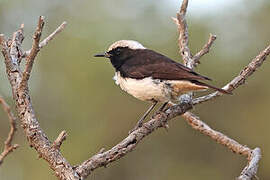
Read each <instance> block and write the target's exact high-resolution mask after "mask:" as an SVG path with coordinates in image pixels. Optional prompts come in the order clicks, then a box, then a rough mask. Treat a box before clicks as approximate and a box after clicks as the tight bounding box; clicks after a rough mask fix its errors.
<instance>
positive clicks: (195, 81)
mask: <svg viewBox="0 0 270 180" xmlns="http://www.w3.org/2000/svg"><path fill="white" fill-rule="evenodd" d="M191 82H192V83H194V84H197V85H200V86H206V87H209V88H211V89H214V90H217V91H219V92H221V93H223V94H231V95H232V94H233V93H232V92H230V91H227V90H224V89H221V88H217V87H215V86H212V85H209V84H206V83H203V82H200V81H197V80H193V81H191Z"/></svg>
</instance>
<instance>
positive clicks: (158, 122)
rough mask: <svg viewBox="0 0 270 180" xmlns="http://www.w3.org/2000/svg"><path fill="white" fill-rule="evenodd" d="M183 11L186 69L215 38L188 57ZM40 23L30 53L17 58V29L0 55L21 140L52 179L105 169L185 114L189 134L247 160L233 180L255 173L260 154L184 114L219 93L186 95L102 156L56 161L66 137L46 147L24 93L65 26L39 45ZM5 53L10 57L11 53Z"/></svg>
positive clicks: (252, 67) (181, 32)
mask: <svg viewBox="0 0 270 180" xmlns="http://www.w3.org/2000/svg"><path fill="white" fill-rule="evenodd" d="M187 6H188V0H183V3H182V6H181V9H180V12H179V13H177V19H175V18H174V21H175V22H176V23H177V25H178V31H179V48H180V52H181V55H182V56H183V59H184V62H185V64H186V65H187V66H188V67H190V68H193V67H194V66H195V65H196V64H197V63H198V62H199V59H200V58H201V57H202V56H203V55H205V54H206V53H208V52H209V49H210V48H211V45H212V44H213V42H214V40H215V36H210V38H209V40H208V42H207V43H206V44H205V46H204V47H203V48H202V50H201V51H199V52H198V53H197V54H196V55H195V56H194V57H192V55H191V52H190V49H189V47H188V31H187V30H188V28H187V23H186V20H185V15H186V9H187ZM43 24H44V18H43V17H40V18H39V23H38V26H37V28H36V32H35V35H34V41H33V45H32V48H31V50H30V51H26V52H25V53H23V54H22V53H21V50H20V49H21V42H22V40H23V38H21V37H23V35H22V34H23V30H22V29H23V27H21V28H20V29H19V30H18V31H17V32H15V33H14V35H13V39H12V43H13V45H12V46H11V47H9V46H7V42H6V41H5V38H4V36H3V35H0V43H1V46H2V54H3V55H4V58H5V64H6V69H7V75H8V78H9V81H10V84H11V87H12V91H13V97H14V99H15V101H16V109H17V112H18V114H19V118H20V120H21V123H22V126H23V128H24V132H25V135H26V137H27V139H28V141H29V144H30V145H31V146H32V147H34V148H35V149H36V151H37V152H38V154H39V155H40V157H42V158H43V159H45V160H46V161H47V162H48V164H49V165H50V167H51V168H52V169H53V170H54V172H55V174H56V175H57V177H58V178H59V179H68V180H75V179H76V180H78V179H84V178H86V177H87V176H88V175H90V174H91V172H92V171H94V170H95V169H97V168H99V167H102V166H106V165H107V164H109V163H111V162H113V161H115V160H118V159H119V158H121V157H123V156H125V155H127V154H128V153H129V152H130V151H132V150H134V149H135V148H136V146H137V145H138V143H139V142H140V141H141V140H142V139H143V138H145V137H146V136H148V135H149V134H151V133H152V132H154V131H155V130H156V129H158V128H160V127H164V124H166V123H167V122H168V121H169V120H171V119H172V118H174V117H176V116H179V115H182V114H184V113H185V114H184V115H183V117H184V118H185V119H186V120H187V122H188V123H189V124H190V125H191V126H192V127H193V128H194V129H197V130H199V131H200V132H202V133H204V134H206V135H208V136H209V137H211V138H213V139H214V140H216V141H217V142H219V143H221V144H223V145H225V146H226V147H228V148H229V149H231V150H233V151H235V152H237V153H242V154H243V155H246V156H248V160H249V164H248V166H247V167H246V168H245V169H244V170H243V171H242V173H241V175H240V177H239V179H241V180H243V179H244V178H246V177H248V178H246V179H247V180H248V179H251V178H252V177H253V176H254V175H255V174H256V172H257V167H258V165H257V164H258V161H259V159H260V150H259V149H258V148H256V149H254V150H251V149H249V148H248V147H245V146H243V145H241V144H239V143H237V142H236V141H234V140H232V139H230V138H228V137H227V136H225V135H223V134H221V133H219V132H217V131H215V130H213V129H211V128H210V127H209V126H208V125H206V124H205V123H203V122H202V121H201V120H199V118H197V117H195V116H194V115H192V114H191V113H189V112H187V111H188V110H190V109H192V105H196V104H198V103H200V102H203V101H206V100H205V99H207V100H210V99H213V97H216V96H220V94H217V95H211V97H208V96H207V97H208V98H203V100H200V99H194V100H193V101H192V98H191V97H192V96H191V95H188V98H182V99H181V103H180V104H178V105H174V106H171V107H169V108H168V109H167V110H166V111H165V112H163V113H162V112H158V113H156V114H155V115H154V116H153V117H152V118H151V120H150V121H148V122H146V123H144V124H143V126H142V127H140V128H138V129H137V130H135V131H134V132H132V133H131V134H129V135H128V137H126V138H125V139H124V140H123V141H121V142H120V143H119V144H117V145H115V146H114V147H113V148H111V149H110V150H108V151H105V152H104V149H102V150H101V151H99V152H98V153H97V154H95V155H94V156H92V157H90V158H89V159H88V160H86V161H84V162H83V163H81V164H80V165H78V166H76V167H72V166H71V165H70V164H69V162H68V161H67V160H66V159H65V158H64V157H63V156H62V154H61V153H60V150H59V148H60V146H61V144H62V142H63V141H64V140H65V138H66V132H65V131H63V132H62V133H60V134H59V136H58V138H57V139H56V140H55V141H54V143H53V144H52V143H50V141H49V140H48V138H47V136H46V134H45V133H44V132H43V130H42V129H41V127H40V125H39V123H38V121H37V119H36V117H35V113H34V110H33V107H32V103H31V99H30V94H29V90H28V80H29V77H30V73H31V69H32V66H33V63H34V59H35V57H36V55H37V53H38V51H39V50H40V48H42V47H44V46H45V45H47V44H48V42H49V41H50V40H51V39H53V37H54V36H55V35H56V34H57V33H59V32H61V31H62V30H63V29H64V27H65V25H66V23H65V22H64V23H63V24H61V25H60V26H59V27H58V28H57V29H56V30H55V31H54V32H53V33H52V34H51V35H50V36H48V37H47V38H46V39H45V40H44V41H42V42H41V43H39V41H40V36H41V32H42V28H43ZM10 52H13V53H12V54H11V53H10ZM268 55H269V50H265V51H264V53H261V54H260V55H259V56H257V57H256V58H257V60H258V61H255V63H251V64H252V65H250V66H248V68H245V69H244V70H243V72H242V73H241V74H242V76H243V77H245V78H244V79H246V78H247V77H248V76H249V75H251V74H252V72H251V71H254V70H255V69H256V68H257V67H258V66H259V64H261V63H258V64H257V63H256V62H263V60H264V59H265V58H266V56H268ZM22 57H27V61H26V69H25V70H24V72H23V73H22V71H21V70H20V65H19V61H20V58H22ZM248 69H250V70H248ZM236 79H237V78H236ZM244 79H242V80H241V79H240V80H239V79H238V80H233V81H232V82H234V83H232V84H234V85H233V88H234V89H235V88H237V87H238V86H239V85H240V84H241V83H242V82H243V80H244ZM22 87H23V88H22ZM226 87H227V86H226ZM226 87H225V88H226ZM227 88H232V87H231V85H228V87H227ZM186 112H187V113H186Z"/></svg>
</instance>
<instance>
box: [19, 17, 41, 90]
mask: <svg viewBox="0 0 270 180" xmlns="http://www.w3.org/2000/svg"><path fill="white" fill-rule="evenodd" d="M43 26H44V17H43V16H40V17H39V20H38V25H37V28H36V31H35V33H34V36H33V43H32V48H31V51H30V54H29V56H27V57H26V65H25V70H24V72H23V77H22V81H21V83H20V88H26V84H27V82H28V79H29V77H30V73H31V71H32V67H33V64H34V60H35V58H36V56H37V54H38V52H39V41H40V37H41V34H42V29H43Z"/></svg>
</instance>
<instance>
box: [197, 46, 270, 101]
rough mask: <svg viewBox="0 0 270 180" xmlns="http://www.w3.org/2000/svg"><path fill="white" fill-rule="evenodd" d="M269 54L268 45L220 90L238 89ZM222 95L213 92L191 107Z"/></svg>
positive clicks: (269, 48)
mask: <svg viewBox="0 0 270 180" xmlns="http://www.w3.org/2000/svg"><path fill="white" fill-rule="evenodd" d="M269 54H270V45H269V46H267V47H266V48H265V49H264V50H263V51H261V52H260V53H259V55H258V56H256V57H255V58H254V59H252V61H251V62H250V63H249V64H248V65H247V66H246V67H244V69H243V70H242V71H241V72H240V73H239V75H238V76H236V77H235V78H234V79H233V80H232V81H231V82H229V83H228V84H227V85H225V86H224V87H223V88H222V89H224V90H227V91H229V92H232V91H233V90H235V89H236V88H238V87H239V86H240V85H243V84H244V83H245V81H246V80H247V78H248V77H249V76H251V75H252V74H253V73H254V72H255V71H256V69H257V68H258V67H260V66H261V65H262V64H263V62H264V61H265V59H266V57H267V56H268V55H269ZM222 95H223V94H222V93H220V92H214V93H211V94H208V95H206V96H202V97H198V98H196V99H193V105H196V104H200V103H203V102H206V101H209V100H212V99H214V98H216V97H219V96H222Z"/></svg>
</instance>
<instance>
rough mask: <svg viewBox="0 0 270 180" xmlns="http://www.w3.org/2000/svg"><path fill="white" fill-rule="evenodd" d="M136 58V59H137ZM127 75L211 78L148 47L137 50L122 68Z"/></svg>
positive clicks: (167, 77) (161, 77) (165, 77)
mask: <svg viewBox="0 0 270 180" xmlns="http://www.w3.org/2000/svg"><path fill="white" fill-rule="evenodd" d="M135 58H136V59H135ZM120 72H121V73H122V75H123V76H125V77H131V78H136V79H142V78H145V77H152V78H154V79H164V80H165V79H166V80H185V79H186V80H210V79H209V78H208V77H205V76H202V75H200V74H198V73H196V72H194V71H192V70H191V69H189V68H187V67H185V66H184V65H182V64H180V63H177V62H175V61H173V60H171V59H170V58H168V57H166V56H164V55H162V54H159V53H157V52H155V51H152V50H148V49H138V50H135V56H132V57H130V58H129V59H128V60H126V62H125V63H124V64H123V65H122V67H121V68H120Z"/></svg>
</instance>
